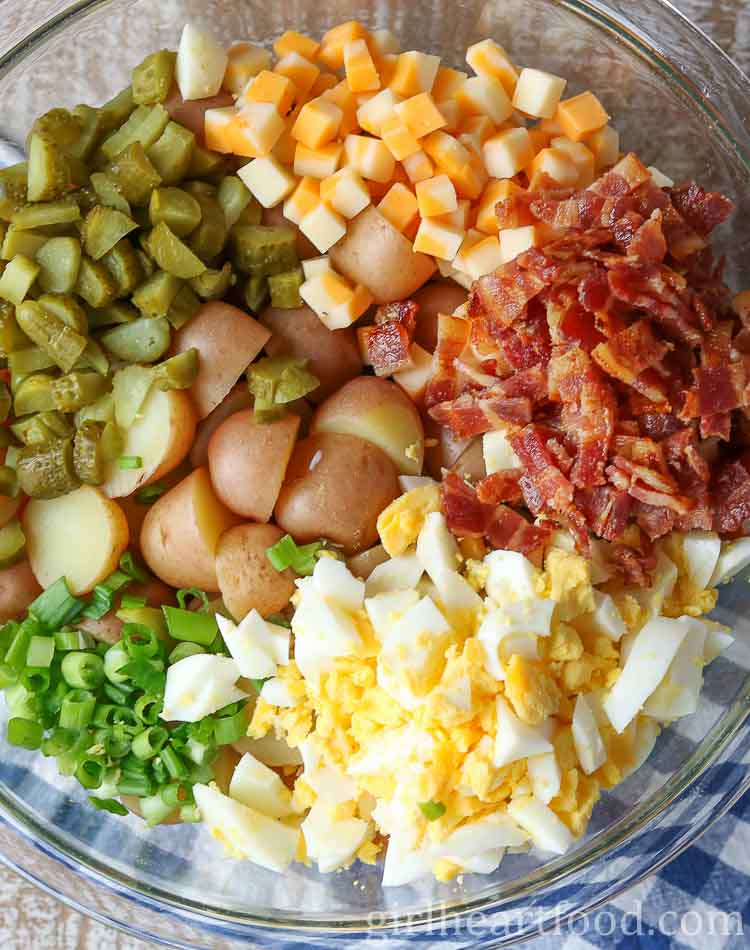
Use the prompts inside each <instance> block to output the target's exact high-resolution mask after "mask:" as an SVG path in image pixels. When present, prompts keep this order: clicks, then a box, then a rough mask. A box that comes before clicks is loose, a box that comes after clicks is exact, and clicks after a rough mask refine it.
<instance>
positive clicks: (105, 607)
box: [83, 571, 132, 620]
mask: <svg viewBox="0 0 750 950" xmlns="http://www.w3.org/2000/svg"><path fill="white" fill-rule="evenodd" d="M131 581H132V578H131V577H130V576H129V575H128V574H126V573H125V572H124V571H115V572H114V573H113V574H110V576H109V577H108V578H107V579H106V580H105V581H103V582H102V583H101V584H97V585H96V587H95V588H94V591H93V594H92V595H91V600H90V601H89V603H88V604H87V606H86V609H85V610H84V611H83V616H84V617H90V618H91V619H92V620H101V618H102V617H103V616H104V615H105V614H108V613H109V612H110V610H112V606H113V598H114V595H115V594H116V593H117V591H119V590H122V588H123V587H127V585H128V584H129V583H130V582H131Z"/></svg>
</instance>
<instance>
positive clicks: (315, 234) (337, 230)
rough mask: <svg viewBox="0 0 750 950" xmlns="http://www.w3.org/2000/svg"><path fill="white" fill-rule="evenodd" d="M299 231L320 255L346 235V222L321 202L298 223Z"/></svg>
mask: <svg viewBox="0 0 750 950" xmlns="http://www.w3.org/2000/svg"><path fill="white" fill-rule="evenodd" d="M261 204H262V202H261ZM299 229H300V231H301V232H302V233H303V234H304V235H305V237H306V238H307V239H308V240H309V241H311V242H312V243H313V244H314V245H315V247H316V248H317V249H318V250H319V251H320V252H321V254H325V252H326V251H327V250H329V248H332V247H333V245H334V244H335V243H336V242H337V241H340V240H341V238H342V237H343V236H344V235H345V234H346V220H345V219H344V218H342V217H341V215H340V214H337V213H336V212H335V211H334V210H333V209H332V208H329V207H327V205H325V204H323V202H322V201H321V202H320V204H319V205H318V206H317V207H316V208H314V209H313V210H312V211H309V212H308V213H307V214H306V215H305V216H304V218H303V219H302V220H301V221H300V223H299Z"/></svg>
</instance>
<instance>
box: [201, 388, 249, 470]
mask: <svg viewBox="0 0 750 950" xmlns="http://www.w3.org/2000/svg"><path fill="white" fill-rule="evenodd" d="M252 405H253V397H252V396H251V395H250V390H249V389H248V388H247V383H244V382H242V383H237V385H236V386H235V387H234V388H233V389H231V390H230V391H229V392H228V393H227V395H226V396H225V397H224V399H222V401H221V402H220V403H219V405H218V406H217V407H216V408H215V409H214V410H213V411H212V412H210V413H209V414H208V415H207V416H206V418H205V419H204V420H203V421H202V422H201V423H200V424H199V426H198V429H197V431H196V433H195V441H194V442H193V447H192V449H191V450H190V462H191V464H192V465H193V467H194V468H198V466H200V465H208V443H209V442H210V441H211V436H212V435H213V434H214V432H216V430H217V429H218V428H219V426H220V425H221V424H222V422H224V420H225V419H228V418H229V417H230V416H233V415H234V414H235V412H241V410H243V409H250V408H252Z"/></svg>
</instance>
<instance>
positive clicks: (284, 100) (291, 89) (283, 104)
mask: <svg viewBox="0 0 750 950" xmlns="http://www.w3.org/2000/svg"><path fill="white" fill-rule="evenodd" d="M296 99H297V90H296V88H295V86H294V83H293V82H292V81H291V79H289V78H288V77H287V76H280V75H279V74H278V73H274V72H270V71H269V70H267V69H264V70H262V71H261V72H259V73H258V75H257V76H256V77H255V78H254V79H253V80H252V82H250V83H248V85H247V87H246V88H245V89H244V91H243V92H242V95H241V96H240V99H239V102H238V105H240V106H241V105H242V104H243V103H246V102H270V103H272V104H273V105H274V106H276V108H277V110H278V112H279V115H282V116H286V115H287V114H288V113H289V110H290V109H291V108H292V106H293V105H294V102H295V100H296Z"/></svg>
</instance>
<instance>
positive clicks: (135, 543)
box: [117, 459, 197, 551]
mask: <svg viewBox="0 0 750 950" xmlns="http://www.w3.org/2000/svg"><path fill="white" fill-rule="evenodd" d="M196 468H197V466H196ZM192 470H193V466H192V465H191V464H190V463H189V462H188V461H187V459H186V460H185V461H184V462H183V463H182V464H181V465H178V466H177V468H175V469H173V471H171V472H169V474H168V475H165V476H164V477H163V478H160V479H159V485H160V486H161V487H162V488H163V489H164V491H165V492H167V491H169V489H170V488H174V486H175V485H177V484H178V483H179V482H181V481H182V479H183V478H187V476H188V475H189V474H190V473H191V472H192ZM117 504H118V505H119V506H120V508H121V509H122V512H123V514H124V515H125V518H126V520H127V522H128V528H129V529H130V542H129V543H130V547H131V549H132V550H134V551H140V545H141V525H142V524H143V521H144V519H145V517H146V515H147V514H148V511H149V508H150V507H151V505H152V504H153V502H147V503H146V504H144V503H143V502H141V501H138V492H136V493H135V494H134V495H129V496H128V497H127V498H118V499H117Z"/></svg>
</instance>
